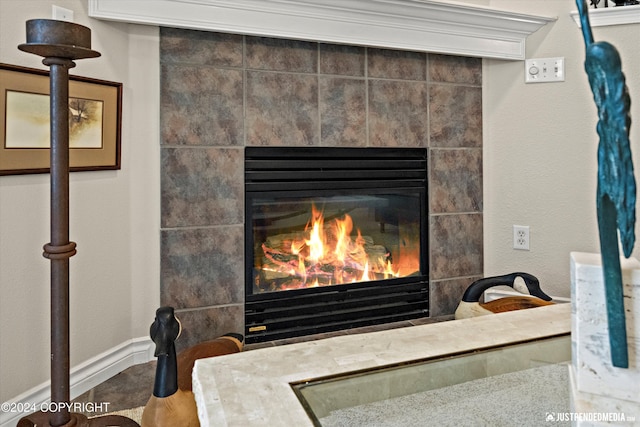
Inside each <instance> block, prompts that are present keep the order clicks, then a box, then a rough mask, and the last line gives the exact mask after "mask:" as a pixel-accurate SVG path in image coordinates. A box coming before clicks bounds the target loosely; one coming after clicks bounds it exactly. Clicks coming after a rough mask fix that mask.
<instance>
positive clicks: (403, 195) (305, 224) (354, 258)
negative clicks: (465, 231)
mask: <svg viewBox="0 0 640 427" xmlns="http://www.w3.org/2000/svg"><path fill="white" fill-rule="evenodd" d="M364 193H366V192H364ZM421 197H422V196H421V192H420V191H415V190H414V191H412V190H407V189H404V190H393V191H389V190H387V191H386V192H381V193H379V194H370V195H367V194H357V193H356V194H338V195H328V196H314V197H305V196H298V197H290V196H272V197H253V198H252V199H251V204H252V206H251V214H250V217H251V222H252V235H253V239H252V241H253V269H252V284H253V290H252V293H253V294H262V293H267V292H277V291H284V290H292V289H306V288H316V287H325V286H332V285H344V284H353V283H362V282H370V281H376V280H384V279H393V278H402V277H408V276H412V275H420V274H421V271H420V268H421V262H420V256H421V255H420V254H421V247H420V246H421V238H420V227H421V220H420V215H421V212H422V210H421V200H422V199H421Z"/></svg>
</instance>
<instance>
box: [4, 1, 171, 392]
mask: <svg viewBox="0 0 640 427" xmlns="http://www.w3.org/2000/svg"><path fill="white" fill-rule="evenodd" d="M52 4H56V5H58V6H62V7H65V8H68V9H71V10H73V11H74V15H75V16H74V17H75V19H74V20H75V22H77V23H79V24H82V25H86V26H88V27H90V28H91V30H92V47H93V48H94V49H95V50H98V51H99V52H101V53H102V57H101V58H98V59H84V60H78V61H77V62H76V63H77V67H75V68H73V69H72V70H71V71H70V73H71V74H73V75H82V76H86V77H93V78H99V79H104V80H111V81H117V82H122V83H123V84H124V90H123V128H122V169H121V170H119V171H101V172H81V173H73V174H72V175H71V183H70V217H71V220H70V239H71V240H72V241H75V242H76V243H77V244H78V254H77V255H76V256H74V257H72V258H71V260H70V265H71V267H70V270H71V272H70V282H71V286H70V287H71V313H70V314H71V364H72V367H73V366H76V365H78V364H79V363H82V362H84V361H86V360H88V359H90V358H92V357H95V356H96V355H98V354H100V353H101V352H104V351H106V350H109V349H111V348H113V347H115V346H117V345H119V344H121V343H123V342H126V341H128V340H131V339H132V338H137V337H144V336H147V335H148V329H149V325H150V324H151V322H152V321H153V317H154V311H155V309H156V308H157V306H158V304H159V229H160V226H159V221H160V220H159V216H160V208H159V206H160V202H159V200H160V196H159V194H160V189H159V187H160V179H159V151H160V149H159V136H158V121H159V118H158V103H159V71H158V69H159V59H158V58H159V51H158V40H159V39H158V30H157V28H153V27H142V26H134V25H126V24H118V23H107V22H101V21H97V20H94V19H90V18H88V16H87V2H86V1H85V0H51V1H49V0H42V1H23V0H2V1H0V62H2V63H5V64H14V65H21V66H27V67H31V68H39V69H47V67H45V66H44V65H42V63H41V58H39V57H37V56H35V55H31V54H27V53H24V52H21V51H19V50H18V49H17V45H18V44H20V43H24V42H25V41H26V34H25V21H26V20H28V19H33V18H51V5H52ZM49 240H50V239H49V176H48V175H24V176H3V177H0V343H1V344H0V401H6V400H9V399H11V398H13V397H15V396H17V395H19V394H21V393H23V392H25V391H27V390H29V389H30V388H32V387H35V386H38V385H40V384H42V383H44V382H45V381H47V380H48V379H49V378H50V375H49V354H50V343H49V331H50V323H49V262H48V261H47V260H46V259H45V258H43V257H42V246H43V245H44V244H45V243H47V242H49Z"/></svg>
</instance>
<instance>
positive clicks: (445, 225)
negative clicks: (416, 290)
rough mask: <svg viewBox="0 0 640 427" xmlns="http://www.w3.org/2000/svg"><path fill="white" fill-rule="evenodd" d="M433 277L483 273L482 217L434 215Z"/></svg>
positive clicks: (432, 239)
mask: <svg viewBox="0 0 640 427" xmlns="http://www.w3.org/2000/svg"><path fill="white" fill-rule="evenodd" d="M430 224H431V226H430V232H431V236H430V237H429V240H430V245H429V246H430V250H431V262H430V266H429V268H430V270H431V274H430V278H431V280H440V279H446V278H450V277H461V276H474V275H480V274H482V269H483V256H482V248H483V246H482V214H453V215H431V217H430Z"/></svg>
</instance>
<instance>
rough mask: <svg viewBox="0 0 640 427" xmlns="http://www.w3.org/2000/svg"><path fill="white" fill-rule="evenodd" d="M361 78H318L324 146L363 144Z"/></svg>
mask: <svg viewBox="0 0 640 427" xmlns="http://www.w3.org/2000/svg"><path fill="white" fill-rule="evenodd" d="M365 100H366V86H365V81H364V80H355V79H344V78H334V77H320V122H321V126H322V128H321V141H322V145H324V146H337V147H340V146H344V147H364V146H365V145H366V144H367V128H366V101H365Z"/></svg>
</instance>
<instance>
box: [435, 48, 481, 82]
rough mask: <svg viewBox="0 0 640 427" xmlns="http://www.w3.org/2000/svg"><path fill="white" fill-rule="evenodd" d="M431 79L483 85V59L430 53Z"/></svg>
mask: <svg viewBox="0 0 640 427" xmlns="http://www.w3.org/2000/svg"><path fill="white" fill-rule="evenodd" d="M428 64H429V66H428V69H429V81H431V82H441V83H466V84H470V85H477V86H479V85H482V59H480V58H469V57H465V56H450V55H438V54H434V53H430V54H429V59H428Z"/></svg>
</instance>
